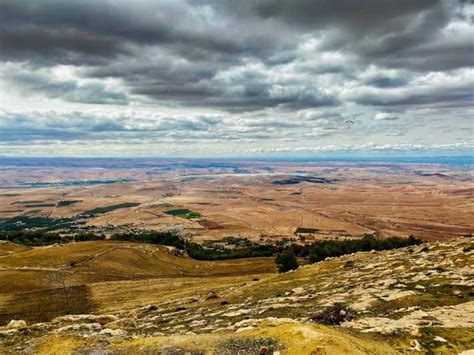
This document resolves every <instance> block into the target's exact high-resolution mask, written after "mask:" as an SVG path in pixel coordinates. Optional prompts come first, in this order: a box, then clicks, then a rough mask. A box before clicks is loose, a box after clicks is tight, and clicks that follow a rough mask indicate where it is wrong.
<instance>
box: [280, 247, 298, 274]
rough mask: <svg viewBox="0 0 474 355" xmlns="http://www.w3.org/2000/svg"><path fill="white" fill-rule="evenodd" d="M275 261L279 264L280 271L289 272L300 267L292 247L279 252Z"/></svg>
mask: <svg viewBox="0 0 474 355" xmlns="http://www.w3.org/2000/svg"><path fill="white" fill-rule="evenodd" d="M275 262H276V264H277V266H278V272H280V273H282V272H288V271H290V270H295V269H297V268H298V261H297V260H296V257H295V251H294V250H293V249H292V248H287V249H285V250H283V251H282V252H281V253H278V254H277V256H276V258H275Z"/></svg>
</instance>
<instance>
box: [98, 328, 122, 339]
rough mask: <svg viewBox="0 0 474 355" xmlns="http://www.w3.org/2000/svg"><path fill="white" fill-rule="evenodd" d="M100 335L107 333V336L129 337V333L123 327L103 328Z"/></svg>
mask: <svg viewBox="0 0 474 355" xmlns="http://www.w3.org/2000/svg"><path fill="white" fill-rule="evenodd" d="M99 335H105V336H109V337H114V338H126V337H128V333H127V332H126V331H125V330H123V329H109V328H105V329H102V330H101V331H100V332H99Z"/></svg>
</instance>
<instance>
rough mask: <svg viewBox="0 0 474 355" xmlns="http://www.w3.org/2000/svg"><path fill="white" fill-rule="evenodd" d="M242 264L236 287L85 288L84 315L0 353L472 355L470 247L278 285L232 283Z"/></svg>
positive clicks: (31, 331) (145, 284) (297, 275)
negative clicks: (86, 308) (463, 353)
mask: <svg viewBox="0 0 474 355" xmlns="http://www.w3.org/2000/svg"><path fill="white" fill-rule="evenodd" d="M113 255H114V258H115V257H117V255H116V254H113ZM179 258H182V257H179ZM186 262H191V263H195V261H192V260H191V261H186ZM239 262H242V264H241V265H238V263H239ZM239 262H238V261H234V262H229V263H231V264H232V263H235V264H234V265H233V266H232V267H233V268H234V275H230V274H228V275H223V276H219V275H215V277H201V278H197V277H189V276H186V277H180V276H179V275H177V276H176V277H173V278H171V277H166V278H164V277H161V278H155V279H152V278H148V279H138V280H118V281H108V282H98V283H92V284H87V292H88V296H87V299H88V300H90V302H91V304H93V307H91V311H88V312H87V313H93V314H84V315H82V316H77V315H76V316H74V315H73V316H62V317H61V316H60V317H57V318H55V319H52V320H50V321H48V322H45V323H35V322H34V321H28V322H27V324H26V325H25V324H23V325H19V326H17V328H15V327H13V326H12V325H10V327H4V328H3V330H1V334H2V336H3V337H1V338H0V341H1V342H2V344H3V347H4V349H5V351H12V352H13V351H14V350H15V349H16V350H22V351H37V352H40V353H41V351H44V353H55V351H56V353H58V354H59V353H61V354H64V353H70V352H73V351H79V352H82V353H84V352H85V353H87V352H89V351H92V350H103V351H112V353H121V354H122V353H139V352H147V351H148V352H160V351H161V352H163V353H170V354H174V353H177V354H181V353H185V352H186V351H187V352H191V351H194V352H196V353H198V354H200V353H206V352H214V353H218V354H235V353H237V352H238V351H241V353H245V354H247V353H250V354H251V353H256V354H258V353H265V351H267V352H266V353H272V351H275V352H277V351H279V352H280V353H282V354H286V353H288V354H306V353H307V354H310V353H322V354H324V353H326V354H334V353H340V354H344V353H348V354H349V353H351V354H352V353H375V354H388V353H390V354H391V353H405V352H407V351H410V352H411V351H414V352H415V353H416V352H419V353H433V352H434V353H446V354H456V353H459V352H461V351H464V350H468V349H474V271H473V266H474V243H473V241H472V239H469V238H464V239H459V240H456V241H451V242H443V243H433V244H425V245H421V246H417V247H412V248H405V249H399V250H392V251H384V252H369V253H357V254H353V255H347V256H344V257H340V258H334V259H331V260H326V261H323V262H320V263H317V264H313V265H306V266H302V267H300V268H299V269H298V270H297V271H294V272H289V273H286V274H281V275H277V274H268V273H267V274H260V275H250V274H246V275H243V274H240V275H237V274H238V271H239V267H240V266H242V267H243V268H244V270H247V271H248V269H245V268H249V267H250V265H252V264H253V260H246V261H245V263H244V262H243V261H239ZM262 262H263V261H262ZM211 264H212V263H211ZM107 265H108V264H107ZM225 265H227V267H230V266H229V264H228V262H226V263H222V265H221V266H222V267H223V269H225ZM243 265H245V266H243ZM78 267H79V268H80V266H78ZM131 270H132V271H133V270H134V268H133V267H131ZM89 271H90V270H89ZM256 271H258V272H259V271H260V269H259V268H256ZM0 302H2V299H1V298H0ZM10 304H11V303H10ZM335 309H336V310H337V314H336V313H334V310H335ZM331 312H332V313H331ZM331 314H333V315H334V314H335V318H336V320H337V321H331V319H332V318H331V317H328V315H331ZM321 323H331V324H332V325H328V324H321Z"/></svg>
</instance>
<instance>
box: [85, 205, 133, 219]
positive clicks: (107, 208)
mask: <svg viewBox="0 0 474 355" xmlns="http://www.w3.org/2000/svg"><path fill="white" fill-rule="evenodd" d="M139 205H140V204H139V203H137V202H124V203H118V204H116V205H110V206H105V207H97V208H94V209H92V210H88V211H84V212H82V213H81V214H80V216H81V217H95V216H97V215H99V214H103V213H107V212H112V211H115V210H118V209H121V208H130V207H136V206H139Z"/></svg>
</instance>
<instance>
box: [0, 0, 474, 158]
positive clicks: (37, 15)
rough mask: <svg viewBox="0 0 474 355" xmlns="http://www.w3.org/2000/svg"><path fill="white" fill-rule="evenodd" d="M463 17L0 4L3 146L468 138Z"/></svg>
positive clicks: (233, 5)
mask: <svg viewBox="0 0 474 355" xmlns="http://www.w3.org/2000/svg"><path fill="white" fill-rule="evenodd" d="M473 19H474V5H473V4H472V3H471V2H468V1H456V0H397V1H395V0H366V1H356V0H278V1H277V0H255V1H245V2H241V1H232V0H215V1H214V0H174V1H146V0H139V1H133V2H132V1H127V2H124V1H112V0H109V1H108V0H97V1H62V0H44V1H16V0H0V110H2V111H1V112H0V141H5V142H7V141H8V142H9V144H17V145H18V146H20V145H21V144H24V142H26V141H28V140H30V141H32V140H42V141H48V140H54V139H56V140H60V141H65V142H67V141H71V140H74V139H76V140H77V139H80V140H81V139H83V140H85V141H94V142H99V141H103V140H104V139H107V138H109V139H110V138H111V137H113V139H114V140H115V142H116V144H117V147H119V145H120V144H121V142H122V143H124V144H125V143H126V142H127V141H130V140H131V139H142V140H143V141H146V140H153V139H163V137H166V139H167V142H174V143H176V144H184V143H186V144H188V145H189V146H190V147H191V146H192V145H193V144H195V145H199V144H201V145H202V144H208V145H210V146H212V145H213V144H215V147H216V149H217V147H218V144H217V143H215V142H217V141H222V140H227V141H231V142H236V143H235V144H236V147H237V145H238V144H239V143H238V142H241V141H248V142H250V141H252V142H255V144H261V145H262V147H268V149H267V148H265V149H267V150H265V149H263V150H262V152H265V151H267V152H273V151H278V149H276V148H272V147H275V146H277V145H279V144H283V143H284V144H289V145H290V146H294V147H296V146H297V145H298V141H301V140H302V141H304V143H305V144H304V145H301V144H299V145H298V146H300V147H301V146H306V147H311V145H316V144H317V145H318V146H320V145H321V144H323V145H325V146H332V145H333V142H334V141H337V142H339V143H340V145H341V146H342V145H346V146H347V145H351V144H353V145H354V146H359V147H361V146H363V145H364V141H363V140H364V138H365V139H368V137H370V138H371V139H373V140H375V141H377V142H378V143H380V144H385V143H386V144H389V143H390V144H391V145H392V146H393V144H405V143H406V142H405V143H404V142H402V141H401V139H405V140H410V141H414V140H417V141H421V142H425V143H426V144H434V143H435V142H436V141H437V140H439V139H437V138H436V137H435V136H436V135H440V131H439V130H440V129H441V130H443V132H442V138H441V139H442V140H443V142H440V143H443V144H451V143H452V144H458V143H459V141H463V142H466V141H470V140H472V123H471V122H470V120H469V117H470V115H471V114H472V110H473V84H474V82H473V79H472V78H473V77H474V75H473V74H474V41H473V38H474V25H473ZM1 97H3V99H2V98H1ZM124 106H129V107H131V108H130V109H129V108H126V107H124ZM91 107H93V110H91ZM121 107H122V108H121ZM132 111H133V114H131V113H130V112H132ZM45 112H46V113H45ZM428 114H429V115H428ZM72 117H73V118H72ZM132 121H134V122H135V123H134V122H132ZM447 122H448V123H447ZM446 125H448V127H445V126H446ZM443 127H444V128H443ZM427 132H428V133H429V135H428V136H427V134H426V133H427ZM397 137H398V138H397ZM400 137H402V138H400ZM15 142H16V143H15ZM378 143H377V144H378ZM407 144H408V143H407ZM237 148H238V147H237ZM117 149H119V148H117ZM272 149H273V150H272ZM237 150H238V149H237ZM190 151H191V152H192V151H193V148H190ZM308 151H311V149H308ZM313 151H314V150H313ZM0 154H1V151H0ZM149 154H151V155H153V154H156V153H155V152H149ZM170 154H173V151H171V152H170Z"/></svg>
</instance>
